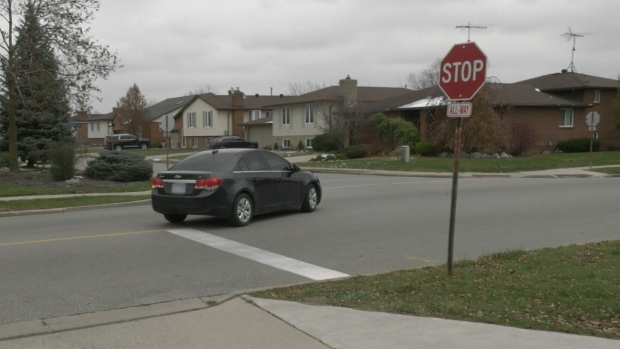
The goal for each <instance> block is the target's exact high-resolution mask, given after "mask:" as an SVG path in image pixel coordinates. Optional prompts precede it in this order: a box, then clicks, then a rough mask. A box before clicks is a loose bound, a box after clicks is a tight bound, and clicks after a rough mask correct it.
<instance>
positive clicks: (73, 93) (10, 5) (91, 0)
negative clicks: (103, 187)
mask: <svg viewBox="0 0 620 349" xmlns="http://www.w3.org/2000/svg"><path fill="white" fill-rule="evenodd" d="M27 5H28V6H30V7H32V9H34V11H33V13H34V15H35V16H36V18H37V19H38V20H39V21H40V24H41V26H42V33H43V40H44V41H45V43H46V45H48V46H49V47H50V48H51V49H52V50H53V52H54V53H55V54H56V58H57V60H58V64H57V66H55V67H53V68H52V67H49V68H47V69H53V71H49V73H50V74H52V75H55V76H58V78H59V79H61V80H62V81H64V83H65V88H66V93H67V100H68V101H69V102H70V103H71V105H73V106H75V107H79V108H81V109H83V110H87V109H88V108H87V107H86V106H87V103H88V99H89V97H90V94H91V93H92V92H94V91H100V90H99V89H98V88H97V87H96V86H95V85H94V83H95V81H96V80H97V78H104V79H105V78H107V77H108V76H109V74H110V73H111V72H113V71H114V70H115V69H116V68H117V67H118V65H117V58H116V54H115V53H111V52H110V51H109V48H108V47H107V46H103V45H100V44H99V43H98V42H97V41H96V40H94V39H93V38H92V37H90V36H89V28H88V27H86V25H87V24H89V23H90V21H91V20H92V19H93V14H94V13H95V12H96V11H97V10H98V9H99V1H97V0H0V35H1V36H2V42H0V64H1V69H0V89H1V91H0V105H2V107H3V109H4V110H5V111H6V113H7V115H8V124H9V127H8V139H9V168H10V170H11V171H17V170H19V164H18V161H17V117H18V115H17V108H16V106H17V105H18V103H19V102H20V101H21V100H22V99H23V95H22V93H21V91H20V90H19V87H18V84H17V80H18V78H19V77H24V76H28V75H32V74H42V73H45V72H42V71H37V72H32V71H29V70H28V65H27V64H26V63H27V62H26V61H25V60H27V58H25V60H24V59H18V56H17V55H16V51H17V50H18V48H20V47H23V46H25V43H24V42H22V41H20V40H18V38H17V32H18V31H17V29H18V26H19V22H20V19H21V18H23V16H24V14H25V11H26V7H27ZM24 57H27V55H24Z"/></svg>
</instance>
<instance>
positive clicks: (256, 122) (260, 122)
mask: <svg viewBox="0 0 620 349" xmlns="http://www.w3.org/2000/svg"><path fill="white" fill-rule="evenodd" d="M272 123H273V118H272V117H271V116H267V117H264V118H261V119H257V120H252V121H248V122H244V123H242V124H240V125H241V126H257V125H267V124H272Z"/></svg>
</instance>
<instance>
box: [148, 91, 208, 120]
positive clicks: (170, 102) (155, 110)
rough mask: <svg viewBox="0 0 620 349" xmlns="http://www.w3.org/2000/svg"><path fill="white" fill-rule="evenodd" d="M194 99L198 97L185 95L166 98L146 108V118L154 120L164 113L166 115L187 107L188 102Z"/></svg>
mask: <svg viewBox="0 0 620 349" xmlns="http://www.w3.org/2000/svg"><path fill="white" fill-rule="evenodd" d="M194 99H196V97H195V96H183V97H174V98H168V99H165V100H163V101H161V102H159V103H156V104H153V105H152V106H150V107H148V108H146V111H147V114H146V115H147V117H146V118H147V119H148V121H153V120H155V119H157V118H159V117H161V116H162V115H166V114H168V113H170V112H173V111H175V110H177V109H179V108H183V107H185V106H186V105H187V104H189V103H190V102H192V101H194Z"/></svg>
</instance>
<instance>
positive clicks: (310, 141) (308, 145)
mask: <svg viewBox="0 0 620 349" xmlns="http://www.w3.org/2000/svg"><path fill="white" fill-rule="evenodd" d="M306 149H312V138H306Z"/></svg>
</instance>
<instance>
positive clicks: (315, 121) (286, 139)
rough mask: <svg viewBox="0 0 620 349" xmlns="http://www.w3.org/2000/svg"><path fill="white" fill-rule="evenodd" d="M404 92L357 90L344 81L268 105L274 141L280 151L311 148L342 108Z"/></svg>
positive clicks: (395, 89)
mask: <svg viewBox="0 0 620 349" xmlns="http://www.w3.org/2000/svg"><path fill="white" fill-rule="evenodd" d="M410 91H411V90H408V89H406V88H392V87H359V86H358V85H357V80H354V79H351V78H350V77H348V76H347V77H346V78H345V79H342V80H340V83H339V85H338V86H330V87H326V88H322V89H319V90H316V91H312V92H309V93H306V94H303V95H300V96H294V97H290V98H288V99H286V100H280V101H278V102H277V103H275V104H271V105H268V106H269V107H272V108H273V116H272V117H273V124H272V126H273V138H274V141H275V142H277V143H278V145H279V147H280V148H281V149H294V148H296V147H297V145H298V144H299V142H301V143H302V145H303V146H304V147H305V148H312V139H313V138H314V137H316V136H317V135H320V134H323V133H326V132H328V130H329V129H330V123H331V122H332V118H334V113H336V112H337V111H338V110H341V109H343V108H351V107H354V106H356V105H360V104H364V103H370V102H375V101H378V100H382V99H385V98H389V97H393V96H398V95H402V94H404V93H407V92H410Z"/></svg>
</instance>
